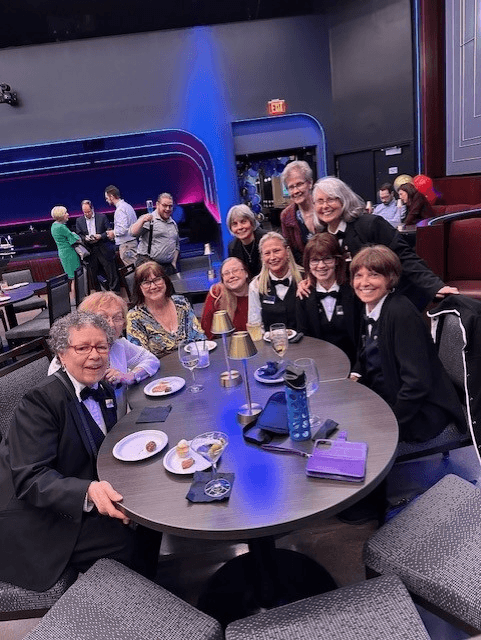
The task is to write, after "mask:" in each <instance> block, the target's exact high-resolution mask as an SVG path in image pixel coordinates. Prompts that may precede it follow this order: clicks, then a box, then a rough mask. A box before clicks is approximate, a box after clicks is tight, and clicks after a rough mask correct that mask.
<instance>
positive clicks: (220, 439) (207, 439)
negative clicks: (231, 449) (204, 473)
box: [190, 431, 230, 498]
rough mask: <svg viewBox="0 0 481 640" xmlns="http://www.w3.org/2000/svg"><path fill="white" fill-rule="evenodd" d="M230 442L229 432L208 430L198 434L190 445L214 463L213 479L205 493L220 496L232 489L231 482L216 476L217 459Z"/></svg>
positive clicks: (207, 485) (206, 486) (206, 487)
mask: <svg viewBox="0 0 481 640" xmlns="http://www.w3.org/2000/svg"><path fill="white" fill-rule="evenodd" d="M228 444H229V438H228V436H227V434H225V433H223V432H222V431H208V432H207V433H202V434H201V435H200V436H196V437H195V438H194V439H193V440H192V442H191V444H190V447H191V449H192V450H193V451H195V453H198V454H200V455H201V456H202V457H203V458H205V459H206V460H207V461H208V462H210V463H211V464H212V480H209V482H208V483H207V484H206V485H205V488H204V493H205V494H206V495H208V496H213V497H216V498H218V497H219V496H223V495H225V494H226V493H227V492H228V491H229V489H230V482H229V481H228V480H226V479H225V478H216V475H217V461H218V460H219V458H220V457H221V455H222V453H223V451H224V449H225V448H226V447H227V445H228Z"/></svg>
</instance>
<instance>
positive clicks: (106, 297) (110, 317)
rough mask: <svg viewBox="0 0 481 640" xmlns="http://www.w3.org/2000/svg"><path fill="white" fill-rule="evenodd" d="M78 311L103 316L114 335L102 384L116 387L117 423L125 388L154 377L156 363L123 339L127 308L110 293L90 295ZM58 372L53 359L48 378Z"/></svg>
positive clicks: (122, 410)
mask: <svg viewBox="0 0 481 640" xmlns="http://www.w3.org/2000/svg"><path fill="white" fill-rule="evenodd" d="M78 310H79V311H86V312H89V313H96V314H98V315H99V316H102V317H103V318H105V320H107V322H108V323H109V325H110V326H111V328H112V329H113V331H114V333H115V341H114V343H113V345H112V348H111V350H110V356H109V367H108V369H107V371H106V373H105V380H107V382H110V384H112V385H113V386H114V387H115V396H116V398H117V417H118V418H119V419H120V418H121V417H122V416H124V415H125V414H126V412H127V387H128V386H129V385H132V384H135V383H137V382H140V381H141V380H144V379H145V378H148V377H149V376H152V375H154V373H156V372H157V371H158V369H159V366H160V362H159V359H158V358H157V357H156V356H154V354H153V353H150V351H147V349H144V347H141V346H138V345H136V344H132V343H131V342H129V341H128V340H127V339H126V338H124V337H123V336H122V334H123V331H124V329H125V326H126V323H127V304H126V302H125V300H123V298H121V297H120V296H118V295H117V294H115V293H113V291H99V292H97V293H92V294H91V295H89V296H87V297H86V298H85V300H83V301H82V303H81V304H80V305H79V308H78ZM59 368H60V362H59V360H58V358H57V357H55V358H54V359H53V360H52V362H51V363H50V367H49V370H48V375H51V374H52V373H53V372H54V371H57V370H58V369H59Z"/></svg>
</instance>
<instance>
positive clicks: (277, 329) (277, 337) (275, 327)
mask: <svg viewBox="0 0 481 640" xmlns="http://www.w3.org/2000/svg"><path fill="white" fill-rule="evenodd" d="M269 338H270V340H271V347H272V348H273V349H274V352H275V353H277V355H279V356H280V357H281V359H280V362H282V359H283V358H284V355H285V353H286V351H287V347H288V345H289V340H288V339H287V329H286V325H285V324H284V323H283V322H277V323H275V324H271V326H270V327H269Z"/></svg>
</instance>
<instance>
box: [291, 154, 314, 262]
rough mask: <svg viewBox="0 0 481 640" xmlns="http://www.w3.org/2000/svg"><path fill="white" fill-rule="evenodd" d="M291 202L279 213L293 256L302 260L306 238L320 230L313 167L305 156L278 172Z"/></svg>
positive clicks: (297, 260)
mask: <svg viewBox="0 0 481 640" xmlns="http://www.w3.org/2000/svg"><path fill="white" fill-rule="evenodd" d="M281 180H282V182H283V184H284V186H285V187H286V189H287V190H288V191H289V196H290V198H291V200H292V203H291V204H290V205H289V206H288V207H286V208H285V209H284V211H282V213H281V231H282V235H283V236H284V238H285V239H286V240H287V244H288V245H289V246H290V248H291V251H292V255H293V256H294V260H295V261H296V262H297V263H298V264H302V256H303V253H304V247H305V246H306V243H307V241H308V240H309V239H310V238H312V236H313V235H314V234H315V233H317V232H318V231H321V226H320V224H319V221H318V219H317V216H316V212H315V210H314V203H313V202H312V196H311V190H312V169H311V167H310V166H309V165H308V164H307V162H304V160H296V161H294V162H290V163H289V164H288V165H287V166H286V168H285V169H284V171H283V172H282V175H281Z"/></svg>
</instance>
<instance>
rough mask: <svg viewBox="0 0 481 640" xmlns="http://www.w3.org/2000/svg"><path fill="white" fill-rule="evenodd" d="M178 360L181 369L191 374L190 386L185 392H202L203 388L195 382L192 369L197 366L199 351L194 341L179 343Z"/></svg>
mask: <svg viewBox="0 0 481 640" xmlns="http://www.w3.org/2000/svg"><path fill="white" fill-rule="evenodd" d="M186 347H187V348H186ZM179 360H180V363H181V365H182V366H183V367H185V368H186V369H189V370H190V371H191V372H192V384H191V386H190V387H188V389H187V391H190V392H191V393H199V391H203V390H204V387H203V386H202V385H201V384H198V383H196V381H195V373H194V369H195V368H196V366H197V365H198V364H199V349H198V348H197V344H196V343H195V341H194V340H192V341H188V342H181V343H180V344H179Z"/></svg>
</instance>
